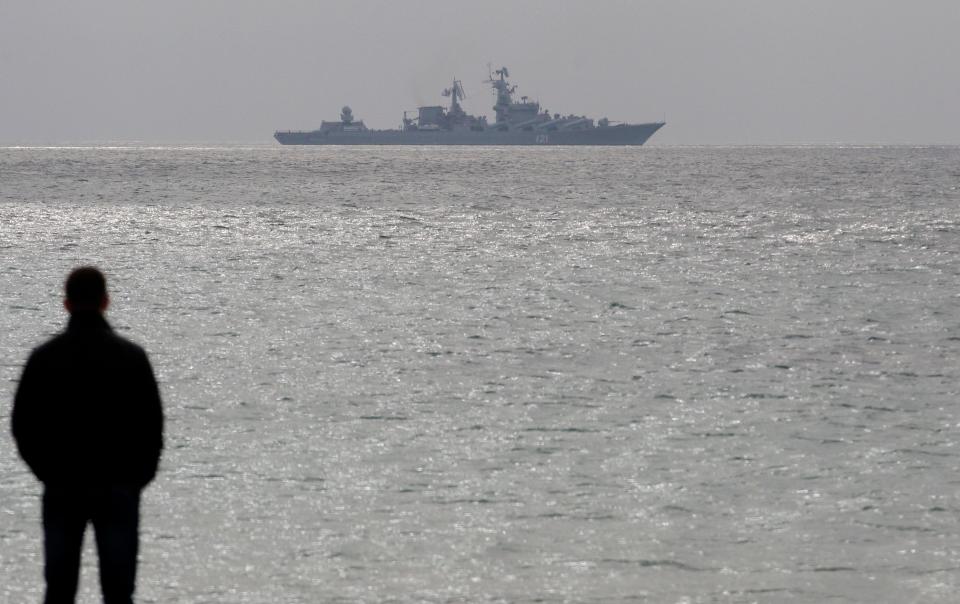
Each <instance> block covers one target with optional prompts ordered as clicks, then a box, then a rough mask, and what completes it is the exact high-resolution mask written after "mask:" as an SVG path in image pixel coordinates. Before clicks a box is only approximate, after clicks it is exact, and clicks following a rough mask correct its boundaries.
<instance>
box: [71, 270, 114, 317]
mask: <svg viewBox="0 0 960 604" xmlns="http://www.w3.org/2000/svg"><path fill="white" fill-rule="evenodd" d="M64 289H65V290H66V298H64V300H63V306H64V307H65V308H66V309H67V310H68V311H70V312H71V313H76V312H90V311H94V312H103V311H105V310H107V306H108V305H109V304H110V296H108V295H107V279H106V277H104V276H103V273H101V272H100V271H99V269H97V268H95V267H93V266H81V267H79V268H75V269H73V271H72V272H71V273H70V275H69V276H68V277H67V282H66V284H65V285H64Z"/></svg>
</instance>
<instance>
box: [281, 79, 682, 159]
mask: <svg viewBox="0 0 960 604" xmlns="http://www.w3.org/2000/svg"><path fill="white" fill-rule="evenodd" d="M509 77H510V72H509V70H508V69H507V68H506V67H501V68H500V69H497V70H496V71H494V72H492V73H491V74H490V77H489V79H487V80H486V83H488V84H490V86H491V87H492V88H493V91H494V92H495V95H496V104H495V105H494V106H493V110H494V113H495V115H496V118H495V121H494V123H492V124H489V123H488V122H487V118H486V117H485V116H479V117H478V116H474V115H470V114H468V113H467V112H466V111H464V110H463V107H462V106H461V104H460V102H461V101H462V100H463V99H465V98H466V93H465V92H464V89H463V85H462V83H461V82H460V80H458V79H456V78H454V79H453V82H452V84H451V86H450V87H449V88H445V89H444V90H443V92H442V95H443V96H444V97H449V98H450V104H449V107H444V106H442V105H428V106H424V107H419V108H418V109H417V111H416V116H415V117H408V115H407V114H408V113H409V112H404V115H403V121H402V124H401V127H400V129H398V130H373V129H369V128H367V127H366V126H365V125H364V123H363V121H362V120H361V121H355V119H354V117H353V111H352V110H351V109H350V107H348V106H345V107H343V109H342V110H341V112H340V121H339V122H328V121H323V122H322V123H321V125H320V128H319V129H317V130H311V131H306V132H294V131H286V132H276V133H275V134H274V137H275V138H276V139H277V141H279V142H280V143H282V144H285V145H642V144H643V143H644V142H646V141H647V139H648V138H650V137H651V136H652V135H653V134H654V133H655V132H656V131H657V130H659V129H660V128H662V127H663V126H664V122H650V123H646V124H613V123H611V122H610V120H608V119H607V118H602V119H600V120H597V121H596V122H594V120H593V119H591V118H588V117H586V116H582V115H566V116H562V115H560V114H559V113H555V114H553V115H551V114H550V113H549V112H548V111H546V110H544V109H542V108H541V106H540V103H538V102H535V101H531V100H529V98H528V97H526V96H521V97H520V101H519V102H517V101H516V100H515V98H514V93H515V92H516V86H514V85H511V84H510V82H509V80H508V79H507V78H509Z"/></svg>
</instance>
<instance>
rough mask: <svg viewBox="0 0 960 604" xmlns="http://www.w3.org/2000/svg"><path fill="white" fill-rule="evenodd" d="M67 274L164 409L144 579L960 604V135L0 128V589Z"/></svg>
mask: <svg viewBox="0 0 960 604" xmlns="http://www.w3.org/2000/svg"><path fill="white" fill-rule="evenodd" d="M81 264H95V265H97V266H99V267H101V268H102V269H103V270H104V271H105V273H106V274H107V277H108V280H109V287H110V290H111V294H112V305H111V307H110V309H109V311H108V319H109V321H110V322H111V323H112V325H113V326H114V328H115V329H116V330H117V331H118V332H120V333H121V334H123V335H125V336H126V337H129V338H131V339H133V340H134V341H136V342H138V343H140V344H142V345H143V346H144V347H145V348H146V349H147V350H148V352H149V354H150V358H151V361H152V362H153V365H154V368H155V371H156V374H157V376H158V379H159V381H160V385H161V392H162V395H163V399H164V404H165V412H166V420H167V422H166V434H165V438H166V449H165V452H164V456H163V460H162V466H161V470H160V473H159V475H158V477H157V479H156V481H155V482H154V483H153V484H152V485H151V486H150V487H149V488H148V489H147V490H146V491H145V492H144V499H143V519H142V527H141V533H142V536H141V539H142V542H141V554H140V559H141V562H140V567H139V574H138V588H137V596H138V601H139V602H144V603H157V604H160V603H163V604H168V603H169V604H173V603H177V604H181V603H197V604H200V603H217V604H220V603H222V604H247V603H249V604H267V603H271V604H272V603H294V604H299V603H303V604H314V603H354V602H357V603H397V604H406V603H421V602H422V603H461V602H463V603H473V602H476V603H627V602H649V603H654V604H660V603H667V604H694V603H697V604H699V603H753V602H757V603H780V602H785V603H810V604H813V603H817V604H821V603H825V602H829V603H859V602H865V603H871V604H878V603H891V604H907V603H924V604H929V603H952V602H956V601H957V598H958V595H957V594H958V592H960V447H958V434H960V411H958V406H957V402H958V393H960V367H958V358H960V147H909V146H841V145H834V146H790V147H670V146H648V147H621V148H616V147H607V148H602V147H567V148H558V147H553V148H549V147H537V148H495V147H488V148H482V147H478V148H468V147H447V148H443V147H394V148H389V147H281V146H278V145H251V146H238V145H232V146H217V145H210V146H197V145H194V146H175V145H174V146H143V145H113V146H111V145H95V146H87V147H77V146H68V147H3V148H0V334H2V337H0V426H2V430H0V601H2V602H10V603H20V602H40V601H41V599H42V593H43V575H42V563H43V555H42V535H41V530H40V521H39V518H40V506H39V503H40V499H39V497H40V493H41V485H40V484H39V483H38V482H37V481H36V480H35V479H34V478H33V476H32V475H31V474H30V473H29V471H28V470H27V468H26V467H25V466H24V464H23V463H22V462H21V460H20V459H19V457H18V455H17V452H16V448H15V444H14V442H13V439H12V437H11V436H10V434H9V419H10V407H11V402H12V398H13V394H14V392H15V389H16V386H17V381H18V379H19V374H20V371H21V368H22V366H23V362H24V361H25V359H26V357H27V355H28V354H29V352H30V350H31V348H32V347H34V346H36V345H37V344H39V343H40V342H42V341H43V340H44V339H45V338H47V337H49V336H50V335H52V334H54V333H56V332H57V331H58V330H60V329H62V327H63V325H64V322H65V319H66V315H65V312H64V310H63V308H62V303H61V300H62V284H63V280H64V277H65V276H66V274H67V272H68V271H69V270H70V269H71V268H73V267H75V266H77V265H81ZM84 551H85V553H84V561H83V569H82V572H83V575H82V579H81V588H80V596H79V600H78V601H79V602H81V603H87V604H90V603H94V602H99V601H100V600H99V586H98V579H97V571H96V551H95V547H94V545H93V542H92V539H91V537H90V535H89V534H88V536H87V541H86V544H85V550H84Z"/></svg>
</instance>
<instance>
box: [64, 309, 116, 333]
mask: <svg viewBox="0 0 960 604" xmlns="http://www.w3.org/2000/svg"><path fill="white" fill-rule="evenodd" d="M75 329H106V330H108V331H109V330H110V324H109V323H107V320H106V319H105V318H104V317H103V315H102V314H101V313H99V312H96V311H80V312H75V313H73V314H71V315H70V322H69V323H67V330H75Z"/></svg>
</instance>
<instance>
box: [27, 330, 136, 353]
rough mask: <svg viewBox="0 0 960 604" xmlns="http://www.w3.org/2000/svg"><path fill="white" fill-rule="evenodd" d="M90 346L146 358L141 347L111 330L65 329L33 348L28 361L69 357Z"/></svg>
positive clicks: (104, 350)
mask: <svg viewBox="0 0 960 604" xmlns="http://www.w3.org/2000/svg"><path fill="white" fill-rule="evenodd" d="M90 345H92V346H93V348H94V349H99V350H101V351H102V352H109V353H113V354H120V355H122V356H130V357H143V358H146V356H147V352H146V350H145V349H144V348H143V346H141V345H140V344H137V343H136V342H134V341H133V340H130V339H129V338H127V337H125V336H122V335H120V334H118V333H117V332H116V331H114V330H113V329H104V330H102V331H101V330H97V331H93V332H75V331H72V330H70V329H66V330H64V331H62V332H60V333H58V334H56V335H54V336H52V337H51V338H49V339H48V340H47V341H45V342H43V343H42V344H40V345H39V346H37V347H36V348H34V349H33V351H32V352H31V353H30V359H31V360H36V361H42V360H43V359H47V358H51V357H57V356H59V355H63V354H67V355H70V354H74V353H75V352H76V347H77V346H80V347H82V348H86V347H87V346H90Z"/></svg>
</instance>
